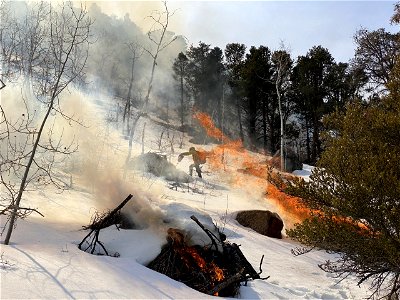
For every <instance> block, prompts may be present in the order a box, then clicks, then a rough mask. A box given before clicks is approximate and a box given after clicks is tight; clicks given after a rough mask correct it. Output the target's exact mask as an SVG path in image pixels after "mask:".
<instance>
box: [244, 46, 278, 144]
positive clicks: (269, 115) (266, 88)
mask: <svg viewBox="0 0 400 300" xmlns="http://www.w3.org/2000/svg"><path fill="white" fill-rule="evenodd" d="M272 75H273V69H272V61H271V51H270V50H269V48H268V47H265V46H260V47H259V48H256V47H254V46H252V47H251V48H250V53H249V54H247V55H246V60H245V63H244V66H243V68H242V76H243V88H244V95H245V99H244V100H245V101H244V107H245V110H246V115H247V124H248V125H247V129H248V134H249V137H250V144H251V146H252V147H255V146H257V145H258V139H259V138H260V139H262V146H263V148H264V150H265V151H269V152H274V151H276V150H277V146H278V142H279V112H278V103H277V101H274V93H275V85H274V82H273V79H272Z"/></svg>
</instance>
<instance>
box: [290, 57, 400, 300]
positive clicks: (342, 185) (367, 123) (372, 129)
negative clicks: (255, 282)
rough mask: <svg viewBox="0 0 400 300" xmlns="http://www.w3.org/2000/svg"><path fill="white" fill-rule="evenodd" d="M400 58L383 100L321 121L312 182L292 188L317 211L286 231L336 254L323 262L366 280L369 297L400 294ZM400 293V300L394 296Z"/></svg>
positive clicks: (330, 269) (358, 105)
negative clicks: (322, 146) (319, 150)
mask: <svg viewBox="0 0 400 300" xmlns="http://www.w3.org/2000/svg"><path fill="white" fill-rule="evenodd" d="M399 74H400V59H399V58H398V59H397V65H396V67H395V68H394V70H393V72H392V81H391V82H390V84H389V85H388V89H389V91H390V93H389V94H388V95H386V96H385V97H384V98H382V99H381V100H380V101H379V102H374V103H369V104H365V103H364V104H363V103H361V102H357V103H351V104H348V105H347V107H346V110H345V111H344V112H339V111H337V112H335V113H333V114H331V115H330V116H328V117H326V118H325V119H324V125H325V126H326V128H329V130H327V131H326V132H325V133H324V139H323V141H324V144H325V145H326V150H325V151H324V153H323V154H322V156H321V159H320V161H319V163H318V167H317V168H316V169H314V171H313V174H312V175H311V178H310V179H311V180H310V182H308V183H306V182H297V183H296V184H292V186H291V187H289V188H288V190H289V191H290V192H291V193H292V194H295V195H297V196H299V197H301V198H302V199H303V200H304V202H305V204H306V205H307V206H308V207H310V208H311V209H312V210H313V211H312V214H311V216H310V218H308V219H307V220H305V221H304V222H303V223H302V224H297V225H296V226H295V227H294V228H293V229H292V230H289V231H288V235H289V236H290V237H292V238H294V239H296V240H298V241H299V242H301V243H302V244H304V245H306V246H308V247H310V248H322V249H326V250H328V251H330V252H333V253H337V254H339V259H338V260H337V261H334V262H331V261H327V262H325V263H324V264H322V265H320V267H321V268H322V269H323V270H325V271H327V272H331V273H336V274H337V275H339V276H347V275H355V276H357V277H358V278H359V283H362V282H364V281H365V282H368V283H369V284H370V287H371V291H372V295H371V296H372V297H375V296H388V297H389V299H398V297H399V294H400V219H399V216H400V164H399V157H400V94H399V86H400V76H399ZM396 297H397V298H396Z"/></svg>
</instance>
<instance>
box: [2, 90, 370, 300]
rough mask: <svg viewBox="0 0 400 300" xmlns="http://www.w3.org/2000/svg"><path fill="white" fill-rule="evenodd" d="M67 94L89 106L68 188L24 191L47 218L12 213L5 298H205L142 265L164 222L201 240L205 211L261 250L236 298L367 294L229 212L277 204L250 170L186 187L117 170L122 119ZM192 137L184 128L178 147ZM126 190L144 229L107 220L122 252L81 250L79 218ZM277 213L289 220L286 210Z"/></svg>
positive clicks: (152, 147)
mask: <svg viewBox="0 0 400 300" xmlns="http://www.w3.org/2000/svg"><path fill="white" fill-rule="evenodd" d="M72 98H73V99H72ZM103 98H104V97H103ZM95 99H96V101H97V103H98V104H101V105H102V107H104V104H102V100H104V101H106V100H107V99H105V98H104V99H102V97H101V96H96V97H95ZM65 101H66V103H67V105H68V104H69V105H70V106H69V107H70V109H73V108H76V107H79V111H80V112H81V113H86V115H83V116H82V117H85V120H87V125H88V127H87V128H76V127H75V128H71V129H70V130H74V133H75V136H76V137H78V140H79V144H80V150H79V153H78V156H76V157H75V158H73V159H72V160H71V162H70V163H69V165H68V166H67V165H64V173H65V178H67V179H68V178H69V179H72V183H73V184H72V188H71V189H70V190H67V191H65V192H63V193H61V194H59V193H57V191H56V190H55V189H54V188H47V189H44V190H40V191H31V192H27V193H26V195H25V197H24V200H23V201H24V205H26V206H27V205H30V206H31V207H35V208H38V209H39V210H40V211H41V212H42V213H43V214H44V215H45V218H42V217H41V216H38V215H31V216H30V217H29V218H28V219H26V220H19V221H18V226H17V228H16V230H15V231H14V233H13V236H12V243H11V245H9V246H5V245H3V244H1V245H0V246H1V249H0V253H1V255H2V256H1V262H0V271H1V298H2V299H33V298H41V299H62V298H72V299H130V298H131V299H132V298H136V299H159V298H163V299H201V298H212V296H207V295H204V294H201V293H199V292H197V291H195V290H193V289H190V288H189V287H187V286H185V285H184V284H182V283H180V282H176V281H174V280H172V279H170V278H168V277H166V276H164V275H162V274H159V273H156V272H154V271H152V270H150V269H148V268H146V267H145V265H146V264H147V263H148V262H149V261H151V260H152V259H153V258H154V257H156V256H157V255H158V253H159V251H160V249H161V246H162V245H163V244H164V243H165V242H166V240H165V237H166V235H165V233H166V230H167V229H168V228H169V227H176V228H181V229H184V230H186V231H187V232H190V233H191V234H192V235H193V236H199V238H198V239H199V240H198V241H197V242H199V243H202V242H206V241H204V240H205V239H206V237H201V235H200V234H201V233H202V231H201V230H199V228H198V227H197V225H196V224H194V222H193V221H192V220H190V218H189V217H190V215H192V214H195V215H196V216H198V218H199V219H200V220H201V221H202V222H204V223H207V224H211V220H212V221H213V222H214V223H216V224H217V225H218V227H219V228H221V229H222V230H223V231H224V233H225V234H226V235H227V239H228V240H229V241H230V242H234V243H237V244H239V245H241V250H242V251H243V253H244V255H245V256H246V258H247V259H248V260H249V262H250V263H251V264H252V265H253V267H254V268H255V269H257V270H258V266H259V263H260V259H261V256H262V255H265V258H264V262H263V265H262V269H263V276H270V278H269V279H268V280H264V281H262V280H256V281H251V282H249V283H248V285H247V286H242V287H241V288H240V295H239V296H238V298H241V299H294V298H306V299H360V298H364V297H366V295H367V289H366V287H365V286H362V287H361V288H360V287H358V286H357V285H356V281H355V280H352V279H351V278H349V279H346V280H343V281H340V282H339V280H338V279H335V278H333V277H332V276H331V275H329V274H327V273H324V272H323V271H321V270H320V269H319V268H318V264H319V263H322V262H323V261H325V260H327V259H333V258H334V257H332V255H329V254H326V253H325V252H322V251H314V252H311V253H308V254H305V255H303V256H300V257H294V256H293V255H292V254H291V251H290V250H291V249H292V248H293V247H295V246H298V245H297V244H296V243H295V242H293V241H291V240H290V239H288V238H286V237H284V238H283V239H282V240H278V239H273V238H269V237H265V236H262V235H259V234H257V233H256V232H254V231H252V230H250V229H247V228H245V227H242V226H240V225H239V224H238V223H237V222H236V221H235V219H234V217H235V214H236V212H237V211H240V210H245V209H270V210H273V211H276V208H275V207H274V205H273V204H271V203H269V202H268V200H266V199H265V198H264V197H263V196H262V190H261V189H257V188H255V185H254V186H253V185H252V180H255V179H253V178H252V176H250V175H243V176H246V177H245V179H244V180H245V182H244V184H241V185H240V184H239V185H233V184H232V182H231V181H230V180H229V179H230V176H229V175H228V174H224V173H223V172H221V173H218V172H211V170H209V169H208V167H207V166H205V167H204V171H205V173H204V180H198V179H196V180H195V181H194V182H193V183H191V184H190V185H189V186H187V187H186V188H179V187H178V188H177V189H176V190H175V189H171V188H170V184H168V182H166V181H165V180H164V179H162V178H157V177H155V176H152V175H151V174H143V173H140V172H137V171H134V170H130V171H129V173H128V176H127V178H126V179H125V180H124V179H122V178H121V173H122V172H121V166H122V165H123V161H124V159H125V157H126V153H127V144H128V143H127V141H126V138H124V137H123V136H122V135H121V134H120V132H121V128H119V129H115V128H113V126H111V125H109V124H107V123H105V122H104V121H103V118H102V117H101V116H102V115H104V113H103V112H102V110H101V109H100V108H99V106H98V105H93V104H92V102H94V101H92V100H91V99H90V98H88V97H84V96H83V95H81V94H74V95H73V97H72V96H70V97H69V98H68V99H66V100H65ZM77 103H78V104H77ZM101 105H100V107H101ZM144 121H146V124H147V125H146V142H145V151H156V150H157V151H158V150H159V149H158V148H157V147H156V145H157V139H158V137H159V136H160V132H161V131H162V130H163V129H162V128H160V127H159V126H156V125H154V124H153V123H151V122H150V121H149V120H141V123H140V124H139V125H138V130H137V132H141V130H142V129H141V128H142V126H143V124H144ZM66 136H68V135H67V134H66ZM135 138H136V140H135V147H134V155H137V154H139V153H140V151H141V145H140V142H141V135H140V134H136V137H135ZM189 146H190V144H189V143H188V142H187V138H186V137H185V144H184V149H185V150H186V149H187V148H188V147H189ZM204 147H205V148H207V147H211V146H204ZM162 150H163V152H165V153H167V154H168V157H169V158H170V161H171V162H172V163H174V164H176V165H177V167H178V168H179V169H181V170H183V171H187V168H188V166H189V164H190V160H189V159H188V158H185V159H184V160H183V161H182V162H181V163H179V164H178V162H177V154H176V153H174V154H172V153H171V152H170V151H169V150H168V148H167V147H165V148H163V149H162ZM178 150H179V149H176V151H178ZM309 171H310V169H309V167H308V166H305V168H304V170H302V171H298V172H297V174H298V175H302V176H308V175H309V173H308V172H309ZM129 193H131V194H133V195H134V198H133V199H132V200H131V203H130V208H129V209H130V210H131V212H132V215H133V217H134V219H135V220H136V221H137V222H139V223H140V224H142V225H143V229H136V230H119V231H118V230H117V229H116V228H115V227H110V228H108V229H106V230H103V231H102V232H101V234H100V240H101V241H102V242H104V244H105V246H106V248H107V249H108V250H109V251H110V252H113V253H115V252H118V253H119V254H120V257H118V258H115V257H106V256H94V255H90V254H87V253H84V252H82V251H80V250H79V249H78V248H77V244H78V243H79V242H80V241H81V240H82V238H83V237H84V236H85V235H86V233H85V231H82V230H81V227H82V225H87V224H88V223H89V222H90V218H91V216H92V215H93V213H94V211H95V210H100V211H102V210H105V209H107V208H109V209H112V208H114V207H115V206H116V205H117V204H118V203H119V202H121V201H122V200H123V199H124V198H125V197H126V196H127V195H128V194H129ZM282 217H283V219H284V221H285V224H286V226H289V225H288V224H290V219H289V218H290V217H289V216H286V215H283V216H282ZM4 221H5V220H4V219H2V220H1V222H2V223H3V222H4ZM197 233H198V234H199V235H197ZM3 238H4V236H3V237H2V239H3ZM202 239H204V240H203V241H202Z"/></svg>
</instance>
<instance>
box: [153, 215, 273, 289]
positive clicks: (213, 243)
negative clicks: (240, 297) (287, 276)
mask: <svg viewBox="0 0 400 300" xmlns="http://www.w3.org/2000/svg"><path fill="white" fill-rule="evenodd" d="M191 219H192V220H193V221H195V222H196V223H197V224H198V225H199V226H200V227H201V229H202V230H203V231H204V232H205V233H206V234H207V235H208V237H209V238H210V244H208V245H206V246H199V245H192V246H189V245H188V242H187V241H186V238H185V234H184V232H183V231H181V230H179V229H174V228H170V229H169V230H168V236H167V241H168V243H167V244H166V245H165V246H164V247H163V248H162V250H161V253H160V254H159V255H158V256H157V257H156V258H155V259H154V260H153V261H151V262H150V263H149V265H148V267H149V268H150V269H153V270H155V271H157V272H159V273H162V274H165V275H167V276H168V277H170V278H172V279H175V280H177V281H180V282H182V283H184V284H186V285H187V286H189V287H191V288H193V289H195V290H197V291H199V292H202V293H205V294H209V295H214V296H223V297H234V296H236V295H237V294H238V292H239V287H240V284H241V283H242V282H245V283H247V281H249V280H254V279H267V278H268V277H267V278H261V277H260V274H261V273H262V270H261V264H262V260H263V258H262V259H261V263H260V271H259V272H256V271H255V270H254V268H253V267H252V266H251V264H250V263H249V262H248V261H247V259H246V258H245V256H244V255H243V253H242V251H241V250H240V249H239V246H238V245H236V244H235V243H232V244H231V243H229V242H227V241H226V237H225V235H224V234H222V233H220V234H219V236H216V235H215V234H214V233H213V232H211V231H210V230H209V229H207V228H205V227H204V226H203V224H202V223H200V221H199V220H198V219H197V218H196V217H195V216H191Z"/></svg>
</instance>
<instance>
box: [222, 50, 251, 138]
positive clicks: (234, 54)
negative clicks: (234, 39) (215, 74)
mask: <svg viewBox="0 0 400 300" xmlns="http://www.w3.org/2000/svg"><path fill="white" fill-rule="evenodd" d="M245 52H246V46H245V45H244V44H239V43H231V44H227V45H226V47H225V59H226V71H227V82H228V85H229V87H230V88H231V99H232V100H233V101H232V102H233V105H234V107H235V110H236V116H237V123H238V125H239V136H240V140H241V141H242V142H244V131H243V123H242V100H243V89H242V81H243V78H242V76H241V73H242V68H243V64H244V55H245Z"/></svg>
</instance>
